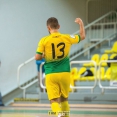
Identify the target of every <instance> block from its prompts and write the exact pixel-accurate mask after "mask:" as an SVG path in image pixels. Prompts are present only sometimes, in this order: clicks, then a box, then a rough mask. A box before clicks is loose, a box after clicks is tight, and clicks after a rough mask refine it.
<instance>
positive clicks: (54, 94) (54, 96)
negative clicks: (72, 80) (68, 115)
mask: <svg viewBox="0 0 117 117" xmlns="http://www.w3.org/2000/svg"><path fill="white" fill-rule="evenodd" d="M58 78H59V75H58V74H56V73H54V74H48V75H46V89H47V94H48V98H49V100H50V103H51V109H52V111H53V112H56V113H58V112H59V111H61V108H60V101H59V98H60V95H61V94H60V86H59V84H58Z"/></svg>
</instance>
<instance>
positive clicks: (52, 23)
mask: <svg viewBox="0 0 117 117" xmlns="http://www.w3.org/2000/svg"><path fill="white" fill-rule="evenodd" d="M47 28H48V31H49V33H50V32H51V30H58V29H59V28H60V25H59V23H58V20H57V19H56V18H55V17H50V18H49V19H48V20H47Z"/></svg>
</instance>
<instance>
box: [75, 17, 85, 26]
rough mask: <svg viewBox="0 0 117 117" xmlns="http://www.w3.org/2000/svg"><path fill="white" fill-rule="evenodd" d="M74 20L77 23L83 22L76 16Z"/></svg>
mask: <svg viewBox="0 0 117 117" xmlns="http://www.w3.org/2000/svg"><path fill="white" fill-rule="evenodd" d="M75 22H76V23H77V24H79V25H80V24H82V23H83V22H82V20H81V19H80V18H76V19H75Z"/></svg>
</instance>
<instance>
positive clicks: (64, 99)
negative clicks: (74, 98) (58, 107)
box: [60, 96, 68, 102]
mask: <svg viewBox="0 0 117 117" xmlns="http://www.w3.org/2000/svg"><path fill="white" fill-rule="evenodd" d="M60 101H61V102H64V101H68V98H64V97H63V96H61V99H60Z"/></svg>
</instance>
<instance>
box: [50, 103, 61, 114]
mask: <svg viewBox="0 0 117 117" xmlns="http://www.w3.org/2000/svg"><path fill="white" fill-rule="evenodd" d="M51 109H52V111H53V112H56V115H58V112H60V111H61V108H60V105H59V103H57V102H53V103H52V104H51Z"/></svg>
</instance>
